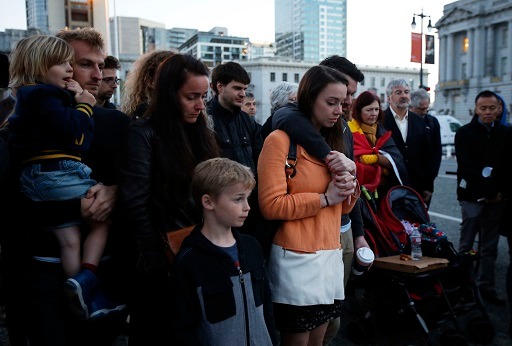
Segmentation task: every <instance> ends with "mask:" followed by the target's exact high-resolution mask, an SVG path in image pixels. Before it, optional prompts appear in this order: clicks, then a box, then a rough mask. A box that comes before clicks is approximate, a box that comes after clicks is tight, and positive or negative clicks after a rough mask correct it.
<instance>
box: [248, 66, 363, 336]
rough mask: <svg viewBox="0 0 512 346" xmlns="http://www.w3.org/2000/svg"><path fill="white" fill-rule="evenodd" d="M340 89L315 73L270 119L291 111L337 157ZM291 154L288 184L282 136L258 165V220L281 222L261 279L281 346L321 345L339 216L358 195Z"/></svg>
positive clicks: (337, 303)
mask: <svg viewBox="0 0 512 346" xmlns="http://www.w3.org/2000/svg"><path fill="white" fill-rule="evenodd" d="M347 83H348V81H347V79H346V78H345V77H344V76H343V75H342V74H341V73H340V72H338V71H336V70H334V69H332V68H330V67H326V66H314V67H312V68H311V69H309V70H308V71H307V72H306V74H304V76H303V77H302V79H301V81H300V84H299V89H298V93H297V105H295V104H288V105H286V106H284V107H282V108H281V109H279V110H278V111H277V112H296V111H297V109H298V110H299V111H300V112H302V113H303V114H304V115H306V116H307V117H308V118H309V120H310V121H311V123H312V125H313V126H314V128H315V129H316V131H318V132H319V133H320V134H321V135H322V136H323V137H324V138H325V141H326V142H327V144H328V145H329V146H330V147H331V148H332V149H333V150H337V151H339V152H341V151H342V149H343V148H342V146H343V141H342V136H341V133H342V130H341V114H342V106H341V105H342V102H343V100H344V99H345V98H346V95H347ZM277 112H276V114H277ZM296 147H297V150H296V152H297V160H296V166H295V168H296V172H297V173H296V175H295V176H293V177H287V175H286V172H285V170H284V167H283V158H286V157H287V154H288V152H289V149H290V137H289V135H288V134H287V133H286V132H284V131H282V130H275V131H273V132H272V133H270V134H269V136H268V137H267V138H266V139H265V143H264V145H263V150H262V151H261V154H260V157H259V160H258V174H259V181H258V184H259V185H258V197H259V202H260V208H261V212H262V214H263V216H264V217H265V218H267V219H270V220H274V219H275V220H283V222H282V224H281V226H280V227H279V229H278V230H277V232H276V234H275V236H274V238H273V242H272V246H271V249H270V255H269V258H268V263H267V270H268V278H269V282H270V286H271V289H272V301H273V303H274V305H273V308H274V318H275V322H276V327H277V329H278V330H279V331H280V335H281V345H283V346H287V345H321V344H322V340H323V338H324V334H325V330H326V328H327V324H328V322H329V320H331V319H334V318H336V317H338V316H340V314H341V301H342V300H343V299H344V289H343V272H344V270H343V258H342V250H341V244H340V226H341V215H342V213H348V212H350V210H351V209H352V208H353V207H354V204H355V202H356V199H357V198H358V196H359V188H358V187H357V181H356V180H355V177H354V176H353V175H352V174H350V173H349V172H343V173H341V174H340V175H336V174H332V175H331V172H330V170H329V168H328V166H327V164H326V163H325V162H323V161H321V160H318V159H316V158H315V157H314V156H312V155H311V154H309V153H308V152H306V151H305V150H304V148H303V147H302V146H301V145H300V144H298V145H297V146H296ZM335 182H337V184H335Z"/></svg>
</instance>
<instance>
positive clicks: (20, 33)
mask: <svg viewBox="0 0 512 346" xmlns="http://www.w3.org/2000/svg"><path fill="white" fill-rule="evenodd" d="M37 34H42V32H41V30H38V29H28V30H23V29H5V31H3V32H2V31H0V53H3V54H7V55H9V54H10V53H11V51H12V50H13V49H14V47H16V45H17V44H18V42H19V41H21V40H22V39H24V38H25V37H30V36H32V35H37Z"/></svg>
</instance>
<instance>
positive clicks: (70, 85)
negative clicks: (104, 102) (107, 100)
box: [66, 79, 96, 106]
mask: <svg viewBox="0 0 512 346" xmlns="http://www.w3.org/2000/svg"><path fill="white" fill-rule="evenodd" d="M66 89H67V90H70V91H73V92H74V93H75V101H76V102H78V103H88V104H90V105H91V106H94V105H95V104H96V99H95V98H94V96H92V94H91V93H90V92H88V91H87V90H84V89H82V87H81V86H80V84H78V82H77V81H75V80H74V79H70V80H69V81H68V82H66Z"/></svg>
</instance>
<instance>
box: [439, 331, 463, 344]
mask: <svg viewBox="0 0 512 346" xmlns="http://www.w3.org/2000/svg"><path fill="white" fill-rule="evenodd" d="M439 343H440V344H441V346H468V345H469V344H468V341H467V340H466V338H465V337H464V335H462V333H461V332H459V331H457V330H455V329H448V330H445V331H444V332H443V333H442V334H441V338H440V340H439Z"/></svg>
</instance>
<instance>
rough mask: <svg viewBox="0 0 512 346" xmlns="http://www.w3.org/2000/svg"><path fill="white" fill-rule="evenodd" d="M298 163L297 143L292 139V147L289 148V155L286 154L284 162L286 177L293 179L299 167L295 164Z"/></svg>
mask: <svg viewBox="0 0 512 346" xmlns="http://www.w3.org/2000/svg"><path fill="white" fill-rule="evenodd" d="M296 165H297V144H295V142H294V141H292V140H291V139H290V149H288V156H286V161H285V163H284V170H285V172H286V177H287V178H288V179H291V178H293V177H294V176H295V174H297V169H296V168H295V166H296Z"/></svg>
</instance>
